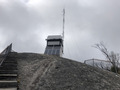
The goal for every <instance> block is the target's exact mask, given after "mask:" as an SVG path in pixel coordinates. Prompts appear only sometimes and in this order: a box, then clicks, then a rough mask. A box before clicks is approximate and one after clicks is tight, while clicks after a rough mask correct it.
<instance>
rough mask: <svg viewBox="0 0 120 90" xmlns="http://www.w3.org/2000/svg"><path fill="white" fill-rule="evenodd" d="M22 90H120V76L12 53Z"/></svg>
mask: <svg viewBox="0 0 120 90" xmlns="http://www.w3.org/2000/svg"><path fill="white" fill-rule="evenodd" d="M7 58H9V60H11V59H12V58H14V59H16V60H17V62H18V81H19V90H120V76H119V75H116V74H115V73H112V72H109V71H105V70H102V69H98V68H94V67H91V66H89V65H85V64H83V63H80V62H76V61H72V60H69V59H65V58H60V57H56V56H48V55H41V54H34V53H11V54H10V55H9V56H8V57H7Z"/></svg>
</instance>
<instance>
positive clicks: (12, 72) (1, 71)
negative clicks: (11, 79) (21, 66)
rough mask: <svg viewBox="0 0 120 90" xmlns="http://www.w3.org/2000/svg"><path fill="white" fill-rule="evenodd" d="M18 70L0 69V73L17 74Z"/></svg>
mask: <svg viewBox="0 0 120 90" xmlns="http://www.w3.org/2000/svg"><path fill="white" fill-rule="evenodd" d="M17 71H18V70H0V74H17Z"/></svg>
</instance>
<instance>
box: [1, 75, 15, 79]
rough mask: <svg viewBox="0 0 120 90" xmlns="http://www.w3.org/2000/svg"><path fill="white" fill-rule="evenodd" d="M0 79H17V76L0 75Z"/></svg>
mask: <svg viewBox="0 0 120 90" xmlns="http://www.w3.org/2000/svg"><path fill="white" fill-rule="evenodd" d="M0 80H17V76H0Z"/></svg>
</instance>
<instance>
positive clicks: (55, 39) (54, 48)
mask: <svg viewBox="0 0 120 90" xmlns="http://www.w3.org/2000/svg"><path fill="white" fill-rule="evenodd" d="M46 40H47V46H46V49H45V53H44V54H47V55H56V56H59V57H61V56H62V53H63V38H62V36H61V35H51V36H48V37H47V39H46Z"/></svg>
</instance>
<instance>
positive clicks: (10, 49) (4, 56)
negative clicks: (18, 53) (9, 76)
mask: <svg viewBox="0 0 120 90" xmlns="http://www.w3.org/2000/svg"><path fill="white" fill-rule="evenodd" d="M11 51H12V43H11V44H10V45H9V46H7V48H5V49H4V50H3V51H2V52H1V53H0V55H2V60H1V62H0V66H1V65H2V63H3V62H4V60H5V59H6V57H7V56H8V54H9V53H10V52H11Z"/></svg>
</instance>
